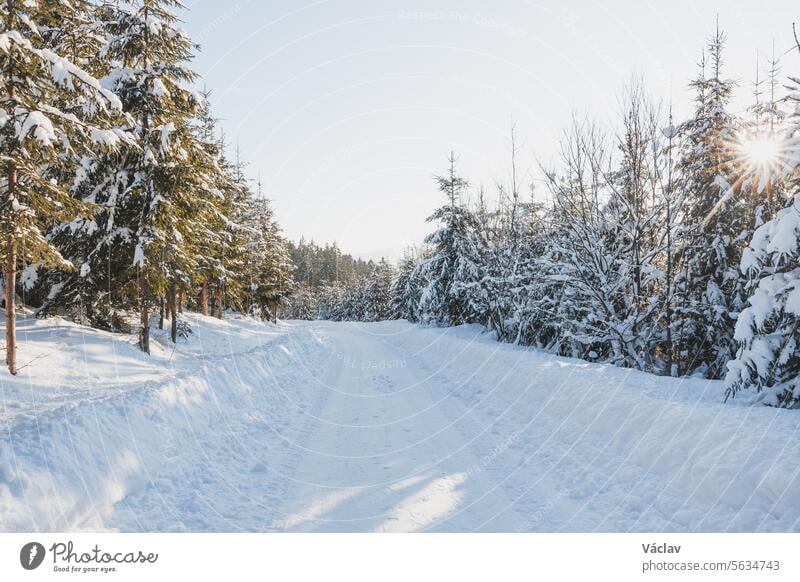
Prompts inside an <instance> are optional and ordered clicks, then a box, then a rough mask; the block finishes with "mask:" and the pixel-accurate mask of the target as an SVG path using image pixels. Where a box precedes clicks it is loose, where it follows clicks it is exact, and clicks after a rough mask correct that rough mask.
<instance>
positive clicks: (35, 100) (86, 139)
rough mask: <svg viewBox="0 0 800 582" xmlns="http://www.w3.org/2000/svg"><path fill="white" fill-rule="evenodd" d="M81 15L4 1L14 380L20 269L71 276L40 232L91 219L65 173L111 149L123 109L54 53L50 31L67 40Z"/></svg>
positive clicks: (0, 58) (7, 271)
mask: <svg viewBox="0 0 800 582" xmlns="http://www.w3.org/2000/svg"><path fill="white" fill-rule="evenodd" d="M84 8H85V5H84V4H83V3H80V2H78V3H76V4H74V5H72V4H70V5H64V4H63V3H59V2H27V1H22V0H6V1H5V3H4V14H3V20H2V22H0V71H2V74H1V75H0V151H2V165H3V168H2V182H0V189H2V207H1V208H0V246H1V247H2V249H3V255H4V284H5V318H6V363H7V365H8V368H9V371H10V372H11V373H12V374H15V373H16V370H17V361H16V351H17V347H16V283H17V271H18V269H19V267H20V264H23V266H24V265H26V264H31V263H33V264H40V265H43V266H46V267H49V268H61V269H72V268H74V265H73V264H72V263H70V262H69V261H68V260H66V259H65V258H64V257H63V256H62V254H61V253H60V252H59V250H58V249H57V248H56V247H55V246H54V245H53V244H52V243H51V242H50V241H49V240H47V238H46V237H45V236H44V231H45V230H46V228H47V227H48V226H49V224H50V223H51V222H54V221H60V220H66V219H71V218H73V217H74V216H76V215H81V214H83V215H87V216H88V215H90V214H91V209H90V208H89V206H88V205H86V204H84V203H82V202H81V201H80V200H78V199H76V198H75V197H73V196H72V195H71V194H70V192H69V191H68V188H69V184H68V183H65V181H64V178H65V177H66V176H69V175H70V174H71V171H70V170H71V168H69V167H65V166H64V165H65V164H67V163H68V162H69V161H71V160H73V159H74V156H75V155H82V154H88V153H90V152H92V151H96V150H103V149H106V150H110V149H113V148H115V147H117V145H118V144H119V142H120V137H121V136H120V135H119V134H118V133H116V132H114V131H113V130H111V129H110V125H109V123H110V121H111V118H112V117H114V116H115V115H116V113H117V112H119V110H120V109H121V104H120V101H119V99H118V98H117V97H116V96H115V95H114V94H113V93H112V92H110V91H108V90H107V89H105V88H103V87H101V85H100V83H99V82H98V80H97V79H96V78H94V77H93V76H91V75H90V74H89V73H88V72H87V71H85V70H84V69H82V68H81V67H80V66H79V65H78V64H76V63H73V62H72V61H70V60H69V59H68V58H66V57H65V56H64V55H62V54H59V53H58V52H56V50H53V49H54V48H55V49H59V50H61V49H63V48H64V45H63V44H62V43H61V42H59V41H58V40H53V39H54V38H57V37H58V35H56V34H55V30H54V29H53V28H52V27H53V24H54V23H55V22H61V23H62V24H63V25H64V31H63V32H64V33H65V34H70V33H71V32H72V31H70V30H68V26H69V25H70V24H73V25H74V23H75V22H83V18H82V14H81V10H82V9H84ZM74 33H75V34H76V35H77V34H80V31H74ZM48 40H50V41H51V42H52V48H51V47H50V46H48ZM75 54H76V55H77V52H76V53H75ZM78 56H82V55H78ZM62 154H66V155H62ZM43 169H45V171H43ZM80 174H81V167H78V168H77V169H76V170H75V174H73V176H72V177H73V179H78V180H79V179H80ZM59 178H60V179H61V180H59Z"/></svg>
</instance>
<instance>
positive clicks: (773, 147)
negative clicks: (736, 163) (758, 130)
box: [739, 135, 781, 167]
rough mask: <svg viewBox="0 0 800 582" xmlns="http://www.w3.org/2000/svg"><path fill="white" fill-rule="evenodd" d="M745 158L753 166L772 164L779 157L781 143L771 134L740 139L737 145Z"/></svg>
mask: <svg viewBox="0 0 800 582" xmlns="http://www.w3.org/2000/svg"><path fill="white" fill-rule="evenodd" d="M739 147H740V149H741V152H742V154H743V156H744V157H745V158H747V160H748V161H749V162H750V163H751V164H752V165H754V166H759V167H765V166H774V165H775V164H777V163H778V161H779V160H780V157H781V145H780V143H779V142H778V140H776V139H775V138H773V137H772V136H763V135H762V136H756V137H752V138H747V139H744V140H742V142H741V143H740V145H739Z"/></svg>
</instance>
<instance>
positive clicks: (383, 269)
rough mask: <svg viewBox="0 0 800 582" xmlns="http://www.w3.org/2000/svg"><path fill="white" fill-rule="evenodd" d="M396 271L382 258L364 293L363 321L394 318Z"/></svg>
mask: <svg viewBox="0 0 800 582" xmlns="http://www.w3.org/2000/svg"><path fill="white" fill-rule="evenodd" d="M394 276H395V272H394V269H393V268H392V266H391V265H390V264H389V263H388V262H387V261H386V259H381V260H380V262H379V263H378V264H377V266H376V267H375V271H374V272H373V274H372V276H371V277H370V278H369V279H368V280H367V285H366V288H365V289H364V295H365V299H366V303H365V306H364V307H365V309H364V316H363V319H362V320H361V321H385V320H387V319H392V291H391V290H392V280H393V279H394Z"/></svg>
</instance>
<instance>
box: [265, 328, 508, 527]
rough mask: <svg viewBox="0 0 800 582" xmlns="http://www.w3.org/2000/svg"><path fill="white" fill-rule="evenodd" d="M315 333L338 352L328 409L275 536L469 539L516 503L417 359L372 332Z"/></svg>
mask: <svg viewBox="0 0 800 582" xmlns="http://www.w3.org/2000/svg"><path fill="white" fill-rule="evenodd" d="M315 328H316V329H317V331H318V333H320V334H321V335H322V336H323V337H324V338H326V342H327V343H328V346H329V348H330V349H331V350H332V354H333V358H332V361H333V365H332V368H331V370H330V372H329V373H328V374H327V375H326V376H327V377H326V378H325V379H324V380H323V382H321V388H322V390H323V391H325V392H327V396H326V397H325V402H326V406H325V407H324V409H323V410H322V411H321V412H320V414H319V417H318V418H317V419H316V422H315V429H314V432H313V435H311V438H310V441H309V444H308V447H307V448H306V449H305V450H304V451H302V452H301V453H299V454H300V455H301V457H302V458H301V460H300V462H299V464H298V468H297V471H296V473H295V474H294V476H293V477H292V480H293V481H294V482H295V483H296V488H294V487H293V488H292V492H291V494H290V497H289V498H288V499H287V500H286V502H285V504H283V506H282V507H283V509H282V511H281V513H283V514H285V517H284V518H283V520H282V521H281V522H279V523H277V524H275V525H276V528H277V529H280V530H299V531H325V530H331V531H424V530H428V529H434V530H435V529H440V528H441V529H445V530H447V531H471V530H473V529H475V528H476V527H477V526H478V525H480V524H483V523H485V522H488V521H491V520H492V519H494V518H495V517H497V515H498V514H499V513H500V512H501V511H503V510H504V509H505V508H507V507H510V506H511V505H512V504H511V503H510V502H509V500H508V499H507V498H506V497H505V495H504V493H503V490H502V488H498V487H496V485H495V481H494V480H493V479H489V478H487V475H486V474H485V473H484V471H483V463H482V461H481V460H480V458H479V457H478V456H477V455H476V454H475V452H474V451H473V450H472V448H471V447H470V445H469V442H470V439H469V438H467V437H466V435H464V434H463V433H462V432H461V427H460V426H459V424H458V423H456V422H453V421H452V420H451V418H450V417H449V416H448V415H447V414H445V413H443V411H442V408H443V407H446V406H449V405H452V404H454V403H453V402H444V401H436V400H434V399H433V397H432V392H431V390H430V386H429V384H430V383H431V382H436V379H434V378H432V377H430V376H429V375H427V374H425V373H424V372H423V371H421V370H419V369H417V367H416V362H414V361H413V360H411V359H410V356H411V355H412V354H409V353H407V352H406V351H405V350H402V349H398V348H397V347H396V346H395V345H393V344H392V343H391V342H389V341H386V338H384V337H383V336H382V334H381V333H380V331H379V330H376V332H375V333H373V332H372V330H371V329H370V328H369V327H368V326H366V327H365V326H361V325H359V324H346V323H345V324H334V325H331V324H324V323H321V324H316V325H315ZM486 500H490V501H491V502H489V503H487V502H486ZM465 508H469V509H468V510H466V511H465Z"/></svg>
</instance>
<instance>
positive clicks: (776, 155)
mask: <svg viewBox="0 0 800 582" xmlns="http://www.w3.org/2000/svg"><path fill="white" fill-rule="evenodd" d="M732 145H733V148H734V150H735V154H734V156H735V163H736V164H737V165H738V166H739V168H740V170H741V174H742V175H741V179H742V180H752V181H753V183H754V184H755V187H756V189H757V191H759V192H761V191H762V190H763V189H764V188H765V187H766V186H767V185H768V184H769V182H770V181H771V180H773V179H775V177H776V176H778V175H779V174H780V173H781V170H782V168H783V167H784V165H785V164H786V159H787V148H786V143H785V142H784V141H783V140H782V139H781V137H780V136H779V135H776V134H775V133H772V132H766V131H765V132H742V133H741V134H740V135H739V136H738V138H737V140H736V142H735V143H734V144H732Z"/></svg>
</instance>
